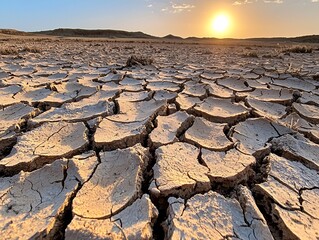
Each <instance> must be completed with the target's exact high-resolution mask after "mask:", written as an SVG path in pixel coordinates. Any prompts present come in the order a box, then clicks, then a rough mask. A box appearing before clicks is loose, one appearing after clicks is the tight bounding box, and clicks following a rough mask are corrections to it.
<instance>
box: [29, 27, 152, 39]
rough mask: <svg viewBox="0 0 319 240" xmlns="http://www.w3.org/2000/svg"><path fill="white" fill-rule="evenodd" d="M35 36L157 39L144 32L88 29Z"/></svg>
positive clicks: (48, 32) (53, 31) (69, 29)
mask: <svg viewBox="0 0 319 240" xmlns="http://www.w3.org/2000/svg"><path fill="white" fill-rule="evenodd" d="M33 33H35V34H44V35H51V36H61V37H92V38H96V37H100V38H147V39H148V38H149V39H154V38H156V37H154V36H151V35H148V34H145V33H143V32H127V31H121V30H109V29H107V30H102V29H97V30H87V29H71V28H59V29H54V30H48V31H40V32H33Z"/></svg>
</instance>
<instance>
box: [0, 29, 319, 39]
mask: <svg viewBox="0 0 319 240" xmlns="http://www.w3.org/2000/svg"><path fill="white" fill-rule="evenodd" d="M0 34H6V35H22V36H32V35H34V34H35V35H50V36H58V37H88V38H124V39H125V38H139V39H163V40H170V41H187V42H197V43H201V42H203V43H208V42H211V41H215V40H219V39H218V38H213V37H211V38H209V37H202V38H201V37H188V38H182V37H179V36H175V35H172V34H169V35H166V36H165V37H156V36H152V35H149V34H146V33H143V32H128V31H122V30H111V29H105V30H104V29H97V30H89V29H72V28H58V29H54V30H47V31H38V32H23V31H18V30H14V29H0ZM220 40H227V41H237V40H244V41H245V40H249V41H263V42H271V43H284V42H295V43H319V35H308V36H300V37H273V38H246V39H235V38H227V39H220Z"/></svg>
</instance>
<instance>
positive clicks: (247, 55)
mask: <svg viewBox="0 0 319 240" xmlns="http://www.w3.org/2000/svg"><path fill="white" fill-rule="evenodd" d="M242 56H243V57H247V58H258V54H257V52H245V53H243V54H242Z"/></svg>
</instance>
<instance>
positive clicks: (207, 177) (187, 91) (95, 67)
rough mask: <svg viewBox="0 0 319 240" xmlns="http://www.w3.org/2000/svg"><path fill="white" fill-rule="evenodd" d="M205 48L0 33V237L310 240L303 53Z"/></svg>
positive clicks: (315, 128)
mask: <svg viewBox="0 0 319 240" xmlns="http://www.w3.org/2000/svg"><path fill="white" fill-rule="evenodd" d="M210 43H211V44H199V43H194V42H185V41H183V42H174V41H171V40H154V41H153V40H141V39H140V40H134V39H125V40H116V39H112V40H110V39H108V40H103V39H75V38H59V37H40V36H37V37H35V36H14V37H12V36H10V37H8V35H5V34H2V35H1V37H0V106H1V110H0V232H1V239H153V238H154V239H265V240H266V239H267V240H268V239H307V240H309V239H319V208H318V207H317V203H318V200H319V177H318V171H319V46H318V45H311V44H308V45H302V46H300V45H298V46H296V45H295V44H293V43H289V44H288V43H287V44H285V43H280V44H276V43H269V42H268V43H263V42H260V41H259V42H252V41H249V42H248V41H222V40H216V41H215V42H210ZM212 43H213V44H212Z"/></svg>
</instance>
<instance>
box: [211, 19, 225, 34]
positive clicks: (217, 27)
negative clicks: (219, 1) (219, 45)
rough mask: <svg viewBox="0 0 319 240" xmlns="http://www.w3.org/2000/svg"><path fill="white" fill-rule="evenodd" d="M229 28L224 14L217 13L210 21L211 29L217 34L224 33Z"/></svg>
mask: <svg viewBox="0 0 319 240" xmlns="http://www.w3.org/2000/svg"><path fill="white" fill-rule="evenodd" d="M228 28H229V17H228V16H227V15H225V14H218V15H217V16H216V17H215V18H214V19H213V21H212V29H213V31H214V32H215V33H217V34H223V33H225V32H226V31H227V30H228Z"/></svg>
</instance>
